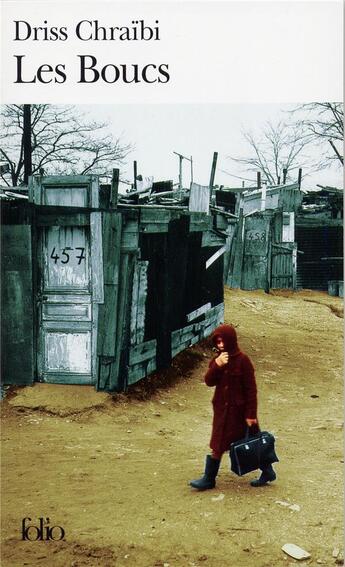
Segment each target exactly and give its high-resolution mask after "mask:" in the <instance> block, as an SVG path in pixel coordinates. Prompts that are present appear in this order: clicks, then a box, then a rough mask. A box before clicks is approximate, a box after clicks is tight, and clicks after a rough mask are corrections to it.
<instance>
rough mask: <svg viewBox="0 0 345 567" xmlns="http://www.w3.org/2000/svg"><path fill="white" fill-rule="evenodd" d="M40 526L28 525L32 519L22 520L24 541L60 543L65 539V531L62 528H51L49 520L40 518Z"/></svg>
mask: <svg viewBox="0 0 345 567" xmlns="http://www.w3.org/2000/svg"><path fill="white" fill-rule="evenodd" d="M38 520H39V524H38V525H35V524H28V523H27V522H31V521H32V520H31V518H28V517H26V518H23V519H22V540H24V541H25V540H26V541H49V540H53V541H60V540H61V539H63V538H64V537H65V530H64V529H63V528H62V527H61V526H50V525H49V522H50V519H49V518H38Z"/></svg>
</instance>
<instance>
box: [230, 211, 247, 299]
mask: <svg viewBox="0 0 345 567" xmlns="http://www.w3.org/2000/svg"><path fill="white" fill-rule="evenodd" d="M242 233H243V209H240V213H239V220H238V225H237V228H236V232H235V234H234V237H233V242H232V249H231V256H230V265H229V276H228V280H227V281H228V285H229V286H230V287H233V288H240V287H241V280H242V264H243V247H244V244H243V235H242Z"/></svg>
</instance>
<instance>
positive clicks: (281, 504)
mask: <svg viewBox="0 0 345 567" xmlns="http://www.w3.org/2000/svg"><path fill="white" fill-rule="evenodd" d="M275 503H276V504H280V506H291V504H290V502H284V500H276V501H275Z"/></svg>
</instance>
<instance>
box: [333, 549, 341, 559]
mask: <svg viewBox="0 0 345 567" xmlns="http://www.w3.org/2000/svg"><path fill="white" fill-rule="evenodd" d="M339 553H340V549H339V548H338V547H335V548H334V549H333V551H332V557H334V559H336V558H337V557H338V555H339Z"/></svg>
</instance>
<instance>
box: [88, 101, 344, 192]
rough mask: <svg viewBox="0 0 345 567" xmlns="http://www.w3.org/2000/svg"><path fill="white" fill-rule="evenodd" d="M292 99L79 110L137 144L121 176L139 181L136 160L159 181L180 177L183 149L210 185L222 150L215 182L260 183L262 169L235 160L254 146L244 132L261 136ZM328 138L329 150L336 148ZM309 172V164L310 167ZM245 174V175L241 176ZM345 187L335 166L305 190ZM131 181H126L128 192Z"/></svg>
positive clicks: (306, 181)
mask: <svg viewBox="0 0 345 567" xmlns="http://www.w3.org/2000/svg"><path fill="white" fill-rule="evenodd" d="M295 106H296V104H294V105H287V104H227V105H226V104H154V105H153V104H152V105H151V104H142V105H134V104H128V105H126V104H119V105H81V106H80V107H79V110H81V111H82V112H85V113H87V115H88V118H89V119H94V120H100V121H105V122H106V123H107V128H108V130H109V132H111V133H112V134H113V135H114V136H115V137H120V138H121V141H122V142H123V143H126V144H127V143H131V144H133V146H134V147H133V150H132V152H131V153H130V155H129V156H128V157H127V159H126V163H125V164H124V165H123V166H121V168H120V169H121V178H122V179H124V180H129V181H133V161H134V160H136V161H137V171H138V174H139V173H140V174H142V176H143V177H149V176H153V177H154V181H162V180H167V179H172V180H173V181H174V183H177V182H178V174H179V158H178V156H176V155H175V154H174V153H173V152H178V153H180V154H182V155H184V156H186V157H188V158H190V157H192V158H193V173H194V174H193V178H194V181H195V182H196V183H199V184H201V185H208V183H209V179H210V172H211V166H212V159H213V152H215V151H216V152H218V161H217V169H216V176H215V184H217V185H224V186H227V187H231V186H232V187H240V186H241V185H242V178H244V179H245V185H246V186H247V185H248V186H250V185H255V180H256V174H255V173H254V172H248V170H247V171H246V168H245V166H244V165H243V164H238V163H236V162H234V161H232V160H231V159H230V156H232V157H243V156H249V155H250V154H251V150H250V148H249V146H248V143H247V141H246V140H245V138H244V136H243V132H244V131H251V132H254V133H256V135H260V132H262V129H263V127H264V126H265V123H267V122H268V121H270V122H272V123H274V124H275V123H277V122H278V121H279V120H283V121H284V122H285V121H289V120H291V115H290V114H289V111H290V110H291V109H292V108H294V107H295ZM328 145H329V144H327V143H326V145H325V146H324V149H326V150H327V151H329V152H330V153H331V152H332V148H331V147H330V145H329V147H328ZM309 152H310V156H311V159H312V160H313V161H316V162H317V161H318V159H319V156H320V148H318V147H313V148H311V149H309ZM304 172H305V173H306V169H304ZM182 175H183V185H184V186H185V187H188V186H189V183H190V179H191V173H190V162H189V161H187V160H183V170H182ZM240 178H241V179H240ZM317 184H321V185H329V186H335V187H339V188H340V187H342V186H343V177H342V170H341V168H340V167H335V166H334V165H333V166H332V168H329V169H326V170H323V171H319V172H317V173H314V174H311V175H309V174H308V175H306V176H304V178H303V181H302V189H306V190H311V189H316V188H317V187H316V185H317ZM124 187H125V186H122V190H121V189H120V190H121V192H123V189H124Z"/></svg>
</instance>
